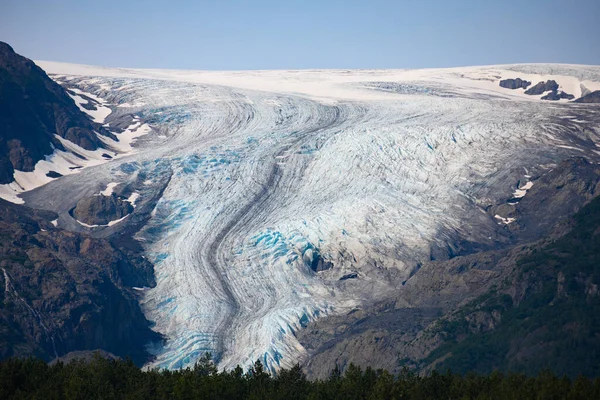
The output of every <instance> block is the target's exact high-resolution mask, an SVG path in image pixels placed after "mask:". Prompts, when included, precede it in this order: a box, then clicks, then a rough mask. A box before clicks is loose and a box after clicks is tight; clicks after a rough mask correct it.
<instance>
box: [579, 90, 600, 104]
mask: <svg viewBox="0 0 600 400" xmlns="http://www.w3.org/2000/svg"><path fill="white" fill-rule="evenodd" d="M575 103H600V90H596V91H595V92H591V93H588V94H586V95H585V96H582V97H580V98H578V99H577V100H575Z"/></svg>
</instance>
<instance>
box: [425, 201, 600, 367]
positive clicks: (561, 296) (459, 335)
mask: <svg viewBox="0 0 600 400" xmlns="http://www.w3.org/2000/svg"><path fill="white" fill-rule="evenodd" d="M574 221H575V224H574V226H573V228H572V230H571V231H570V232H569V233H567V234H566V235H565V236H563V237H561V238H559V239H557V240H555V241H554V242H552V243H550V244H546V245H544V246H541V245H538V246H536V247H534V248H533V250H532V251H531V253H530V254H529V255H527V256H524V257H521V258H520V259H519V260H517V270H516V272H515V274H514V276H513V279H512V281H511V280H509V281H508V282H506V283H505V285H504V289H505V291H504V292H503V291H502V289H503V288H500V289H499V290H496V291H490V292H489V293H486V294H485V295H484V296H481V297H479V298H477V299H475V300H474V301H472V302H470V303H469V304H467V305H466V306H465V307H463V308H462V309H461V310H460V311H459V312H457V313H456V314H455V315H454V316H453V318H451V319H449V320H442V321H441V322H440V323H439V324H438V327H439V328H438V330H439V333H441V334H443V336H444V337H445V338H446V342H445V343H444V344H443V345H442V346H440V347H439V348H438V349H436V350H435V351H433V352H432V353H431V354H430V355H429V357H428V358H427V359H426V360H425V364H431V363H433V362H434V361H435V360H441V361H440V362H439V363H438V364H437V367H438V368H440V369H442V370H444V369H451V370H453V371H456V372H458V373H467V372H468V371H478V372H480V373H491V372H492V371H494V370H501V371H505V372H506V371H518V372H523V373H526V374H527V375H530V376H533V375H536V374H537V373H538V372H539V371H541V370H543V369H544V368H552V369H553V371H555V372H556V373H558V374H561V375H562V374H566V375H568V376H570V377H571V378H574V377H576V376H577V375H579V374H584V375H587V376H599V375H600V335H599V334H598V333H599V332H600V293H597V292H598V290H597V289H598V288H600V198H596V199H595V200H594V201H592V202H591V203H590V204H588V205H587V206H586V207H584V208H583V209H581V211H580V212H579V213H577V214H576V215H575V217H574ZM515 288H521V289H519V290H522V293H521V294H518V295H514V294H513V295H514V296H515V298H516V301H515V303H514V304H513V298H512V297H511V296H510V295H509V294H508V293H514V290H515ZM475 312H479V313H480V314H481V313H486V314H487V315H488V316H491V315H492V314H493V313H496V317H497V320H498V321H497V326H495V327H494V328H493V329H490V330H488V331H483V332H482V331H478V330H477V329H474V328H473V325H472V322H470V321H469V319H468V317H469V316H472V315H474V313H475ZM498 316H499V317H498Z"/></svg>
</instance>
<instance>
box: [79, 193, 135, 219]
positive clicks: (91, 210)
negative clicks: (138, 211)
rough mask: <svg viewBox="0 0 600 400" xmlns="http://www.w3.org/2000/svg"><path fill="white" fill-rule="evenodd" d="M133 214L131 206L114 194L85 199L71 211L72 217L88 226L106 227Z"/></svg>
mask: <svg viewBox="0 0 600 400" xmlns="http://www.w3.org/2000/svg"><path fill="white" fill-rule="evenodd" d="M132 212H133V206H132V205H131V204H130V203H129V202H128V201H125V200H123V199H121V198H119V197H117V196H116V195H115V194H114V193H113V194H112V195H110V196H102V195H96V196H91V197H85V198H83V199H81V200H79V202H78V203H77V206H76V207H75V209H73V217H75V219H77V220H78V221H81V222H83V223H85V224H88V225H106V224H108V223H109V222H111V221H116V220H118V219H120V218H123V217H125V216H126V215H128V214H131V213H132Z"/></svg>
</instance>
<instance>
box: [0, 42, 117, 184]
mask: <svg viewBox="0 0 600 400" xmlns="http://www.w3.org/2000/svg"><path fill="white" fill-rule="evenodd" d="M96 133H98V134H101V135H105V136H110V137H114V136H113V135H112V134H111V133H110V132H108V131H107V130H105V129H104V128H103V127H102V126H101V125H99V124H96V123H94V122H93V121H91V120H90V119H89V118H88V116H87V115H85V114H84V113H82V112H81V111H80V110H79V109H78V108H77V106H76V105H75V103H74V102H73V99H71V97H69V95H68V94H67V93H66V91H65V90H64V89H63V88H62V87H61V86H60V85H58V84H57V83H55V82H54V81H52V80H51V79H50V78H49V77H48V76H47V75H46V73H45V72H44V71H43V70H42V69H41V68H39V67H38V66H37V65H35V64H34V63H33V61H31V60H29V59H27V58H25V57H22V56H20V55H18V54H17V53H15V52H14V50H13V49H12V48H11V47H10V46H9V45H8V44H6V43H3V42H0V184H2V183H9V182H12V181H13V173H14V171H15V170H19V171H32V170H33V169H34V166H35V163H36V162H38V161H39V160H42V159H43V158H44V156H46V155H49V154H51V153H52V152H53V149H54V148H56V149H64V148H63V145H62V144H61V142H60V141H59V140H57V139H56V138H55V136H54V135H58V136H60V137H62V138H64V139H67V140H69V141H71V142H73V143H75V144H77V145H79V146H81V147H83V148H84V149H86V150H95V149H97V148H98V147H103V144H102V141H101V140H100V139H99V138H98V136H97V134H96Z"/></svg>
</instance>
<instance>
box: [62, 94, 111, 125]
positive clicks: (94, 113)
mask: <svg viewBox="0 0 600 400" xmlns="http://www.w3.org/2000/svg"><path fill="white" fill-rule="evenodd" d="M69 90H70V91H71V92H74V93H78V94H80V95H85V96H87V97H89V98H91V99H93V100H96V101H97V102H98V103H97V104H94V106H95V108H96V109H95V110H88V109H87V108H85V107H83V104H88V103H89V101H87V100H86V99H84V98H83V97H81V96H78V95H77V94H71V93H68V92H67V93H68V95H69V96H71V98H72V99H73V100H74V101H75V104H76V105H77V107H79V109H80V110H81V111H83V112H84V113H86V114H87V115H89V116H90V117H92V120H93V121H94V122H97V123H99V124H102V123H104V121H105V120H106V117H108V116H109V115H110V113H111V112H112V110H111V109H110V107H108V104H107V103H106V102H105V101H104V100H103V99H101V98H99V97H97V96H94V95H93V94H91V93H86V92H83V91H82V90H79V89H75V88H71V89H69Z"/></svg>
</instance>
